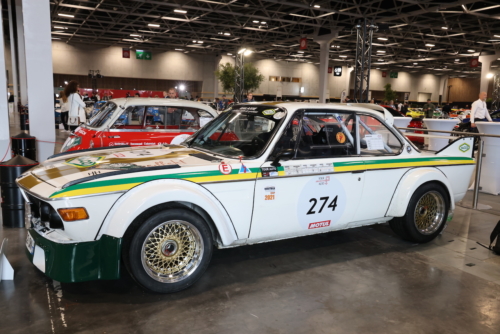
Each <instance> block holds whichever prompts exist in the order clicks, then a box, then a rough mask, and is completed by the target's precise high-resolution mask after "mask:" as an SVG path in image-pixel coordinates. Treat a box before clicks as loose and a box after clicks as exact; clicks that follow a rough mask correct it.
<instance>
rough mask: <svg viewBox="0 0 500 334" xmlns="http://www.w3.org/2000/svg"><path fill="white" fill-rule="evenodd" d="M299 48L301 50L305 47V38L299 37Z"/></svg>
mask: <svg viewBox="0 0 500 334" xmlns="http://www.w3.org/2000/svg"><path fill="white" fill-rule="evenodd" d="M300 49H301V50H306V49H307V38H305V37H304V38H301V39H300Z"/></svg>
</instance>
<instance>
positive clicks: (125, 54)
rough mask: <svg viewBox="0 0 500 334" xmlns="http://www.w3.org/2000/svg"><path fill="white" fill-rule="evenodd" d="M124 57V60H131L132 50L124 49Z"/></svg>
mask: <svg viewBox="0 0 500 334" xmlns="http://www.w3.org/2000/svg"><path fill="white" fill-rule="evenodd" d="M122 57H123V58H130V49H127V48H123V49H122Z"/></svg>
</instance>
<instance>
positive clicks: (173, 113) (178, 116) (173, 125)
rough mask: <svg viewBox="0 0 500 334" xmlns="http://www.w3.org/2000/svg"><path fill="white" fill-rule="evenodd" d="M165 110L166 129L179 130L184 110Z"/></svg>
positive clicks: (175, 108) (170, 108)
mask: <svg viewBox="0 0 500 334" xmlns="http://www.w3.org/2000/svg"><path fill="white" fill-rule="evenodd" d="M165 109H166V114H165V116H166V121H167V122H166V125H167V129H171V130H174V129H181V128H182V127H181V123H182V116H183V113H184V110H183V109H182V108H181V107H167V108H165Z"/></svg>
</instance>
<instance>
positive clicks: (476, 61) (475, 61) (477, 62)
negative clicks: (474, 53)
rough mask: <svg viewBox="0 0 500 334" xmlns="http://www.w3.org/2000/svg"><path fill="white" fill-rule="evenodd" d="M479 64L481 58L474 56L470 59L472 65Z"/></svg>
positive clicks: (476, 65)
mask: <svg viewBox="0 0 500 334" xmlns="http://www.w3.org/2000/svg"><path fill="white" fill-rule="evenodd" d="M478 66H479V59H477V58H472V59H471V60H470V67H478Z"/></svg>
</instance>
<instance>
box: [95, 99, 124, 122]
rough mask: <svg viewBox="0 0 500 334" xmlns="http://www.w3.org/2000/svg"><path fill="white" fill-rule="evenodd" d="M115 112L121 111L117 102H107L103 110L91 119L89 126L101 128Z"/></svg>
mask: <svg viewBox="0 0 500 334" xmlns="http://www.w3.org/2000/svg"><path fill="white" fill-rule="evenodd" d="M120 110H121V109H120ZM115 112H119V111H118V108H117V106H116V104H114V103H113V102H108V103H106V104H105V105H104V106H103V107H102V108H101V110H100V111H99V112H98V113H97V114H96V115H95V116H94V117H92V118H91V119H90V120H89V125H88V126H89V127H92V128H99V127H101V126H103V125H104V124H105V123H106V121H107V120H108V119H110V118H111V117H112V116H113V114H114V113H115Z"/></svg>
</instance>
